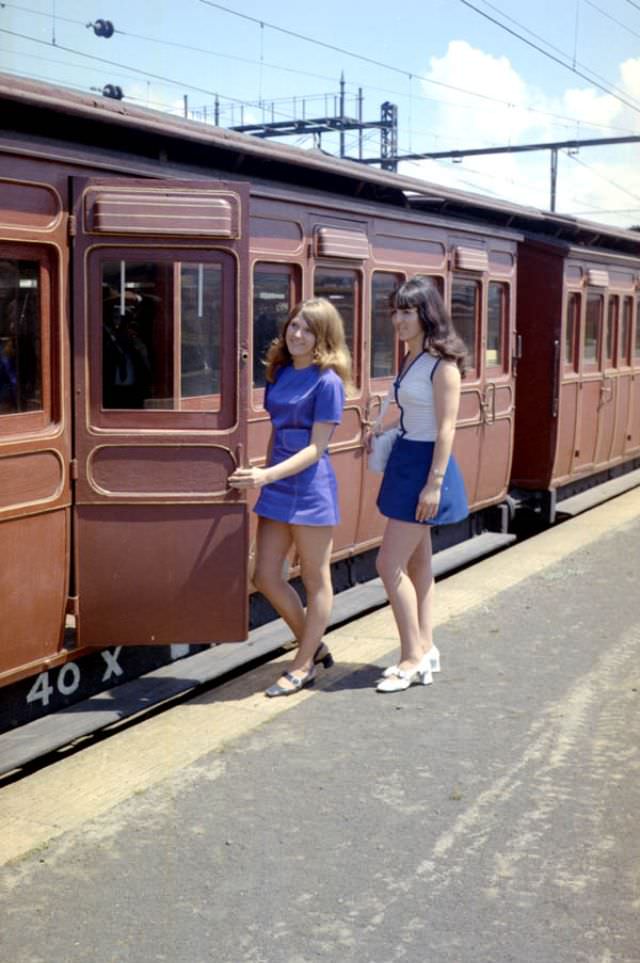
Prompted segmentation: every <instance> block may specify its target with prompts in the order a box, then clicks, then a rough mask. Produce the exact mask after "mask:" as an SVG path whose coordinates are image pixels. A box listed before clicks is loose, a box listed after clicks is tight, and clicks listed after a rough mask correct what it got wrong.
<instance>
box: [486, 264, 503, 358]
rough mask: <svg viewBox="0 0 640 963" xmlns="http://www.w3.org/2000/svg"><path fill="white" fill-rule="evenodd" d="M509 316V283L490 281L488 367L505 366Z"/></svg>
mask: <svg viewBox="0 0 640 963" xmlns="http://www.w3.org/2000/svg"><path fill="white" fill-rule="evenodd" d="M508 318H509V285H508V284H504V283H503V282H502V281H491V282H490V283H489V297H488V305H487V346H486V348H485V365H486V367H487V368H499V369H500V371H504V368H505V358H506V352H505V345H506V341H507V331H508Z"/></svg>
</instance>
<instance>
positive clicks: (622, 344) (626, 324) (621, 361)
mask: <svg viewBox="0 0 640 963" xmlns="http://www.w3.org/2000/svg"><path fill="white" fill-rule="evenodd" d="M632 319H633V298H625V299H624V301H623V302H622V318H621V319H620V326H619V327H620V330H619V332H618V335H619V340H618V367H619V368H623V367H625V366H627V365H630V364H631V321H632Z"/></svg>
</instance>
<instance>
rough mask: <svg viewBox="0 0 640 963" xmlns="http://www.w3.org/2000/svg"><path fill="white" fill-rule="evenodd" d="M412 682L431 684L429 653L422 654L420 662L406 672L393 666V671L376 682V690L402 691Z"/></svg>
mask: <svg viewBox="0 0 640 963" xmlns="http://www.w3.org/2000/svg"><path fill="white" fill-rule="evenodd" d="M414 682H419V683H420V685H431V683H432V682H433V676H432V675H431V659H430V656H429V653H427V654H426V655H424V656H423V657H422V659H421V660H420V662H418V664H417V665H416V666H415V667H414V668H413V669H410V670H409V671H408V672H407V671H405V670H404V669H400V668H398V666H395V672H394V673H393V674H392V675H388V676H387V678H386V679H383V680H382V681H381V682H378V684H377V686H376V691H377V692H402V691H403V690H404V689H408V688H409V686H410V685H413V683H414Z"/></svg>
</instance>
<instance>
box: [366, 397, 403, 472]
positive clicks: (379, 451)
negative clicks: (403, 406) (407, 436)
mask: <svg viewBox="0 0 640 963" xmlns="http://www.w3.org/2000/svg"><path fill="white" fill-rule="evenodd" d="M388 407H389V395H387V397H386V398H385V399H384V401H383V402H382V406H381V408H380V414H379V416H378V418H377V419H376V422H375V424H376V425H381V424H382V422H383V421H384V416H385V414H386V413H387V408H388ZM399 434H400V429H399V428H389V429H388V431H383V432H382V433H381V434H379V435H373V436H372V438H371V450H370V451H369V453H368V455H367V468H368V469H369V471H375V472H384V470H385V468H386V467H387V462H388V461H389V455H390V454H391V449H392V448H393V445H394V442H395V440H396V438H397V437H398V435H399Z"/></svg>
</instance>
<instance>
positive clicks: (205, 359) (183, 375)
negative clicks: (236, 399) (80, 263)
mask: <svg viewBox="0 0 640 963" xmlns="http://www.w3.org/2000/svg"><path fill="white" fill-rule="evenodd" d="M102 320H103V328H102V404H103V408H105V409H140V408H145V409H167V410H180V409H183V408H189V409H191V408H194V407H196V408H199V409H203V410H219V408H220V386H221V377H220V374H221V325H222V268H221V266H220V265H217V264H181V263H172V262H169V261H166V262H165V261H158V262H153V261H144V262H143V261H131V260H127V261H124V260H120V261H109V262H105V263H104V264H103V266H102Z"/></svg>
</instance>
